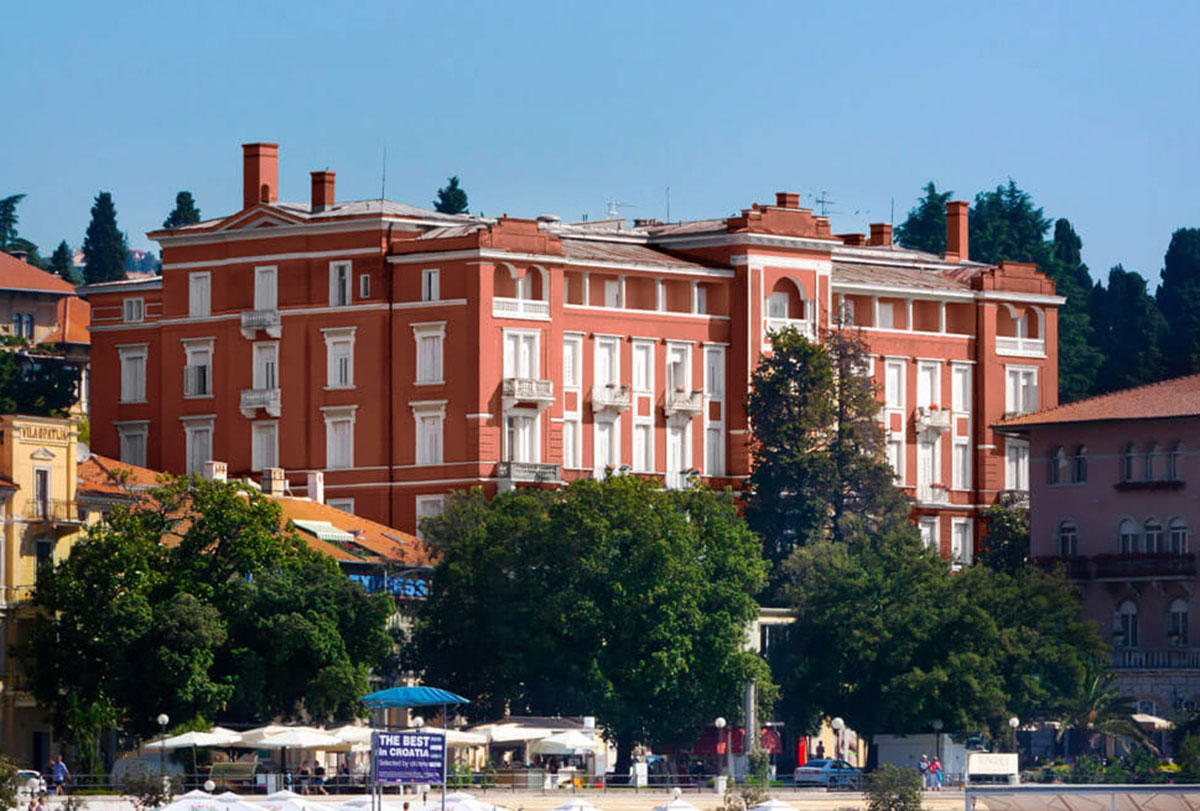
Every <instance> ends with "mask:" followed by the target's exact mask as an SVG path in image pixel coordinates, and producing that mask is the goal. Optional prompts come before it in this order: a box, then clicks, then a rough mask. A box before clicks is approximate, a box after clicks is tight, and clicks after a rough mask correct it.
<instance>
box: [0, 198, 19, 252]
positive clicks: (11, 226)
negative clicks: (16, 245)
mask: <svg viewBox="0 0 1200 811" xmlns="http://www.w3.org/2000/svg"><path fill="white" fill-rule="evenodd" d="M24 199H25V195H24V194H10V195H9V196H8V197H0V251H7V250H10V249H11V248H12V244H11V243H12V241H13V240H14V239H16V238H17V220H18V217H17V205H18V204H19V203H20V202H21V201H22V200H24Z"/></svg>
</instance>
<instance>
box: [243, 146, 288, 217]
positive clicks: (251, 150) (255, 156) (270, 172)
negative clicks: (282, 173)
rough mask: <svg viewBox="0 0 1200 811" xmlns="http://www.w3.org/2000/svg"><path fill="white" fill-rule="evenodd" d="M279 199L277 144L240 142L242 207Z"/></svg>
mask: <svg viewBox="0 0 1200 811" xmlns="http://www.w3.org/2000/svg"><path fill="white" fill-rule="evenodd" d="M278 200H279V144H261V143H260V144H242V208H250V206H252V205H254V204H255V203H274V202H276V201H278Z"/></svg>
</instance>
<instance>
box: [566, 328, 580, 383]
mask: <svg viewBox="0 0 1200 811" xmlns="http://www.w3.org/2000/svg"><path fill="white" fill-rule="evenodd" d="M582 357H583V340H582V339H581V338H580V337H579V336H578V335H568V336H567V337H565V338H563V387H564V388H568V389H575V388H579V382H580V379H581V378H582V377H583V375H582V372H581V369H580V366H581V364H582Z"/></svg>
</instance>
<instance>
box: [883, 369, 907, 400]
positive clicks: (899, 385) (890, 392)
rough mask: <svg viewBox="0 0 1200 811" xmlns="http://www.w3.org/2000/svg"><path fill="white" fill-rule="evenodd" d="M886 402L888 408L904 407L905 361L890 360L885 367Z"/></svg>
mask: <svg viewBox="0 0 1200 811" xmlns="http://www.w3.org/2000/svg"><path fill="white" fill-rule="evenodd" d="M883 390H884V391H883V393H884V404H885V405H886V406H887V407H888V408H904V361H902V360H889V361H888V362H887V366H886V367H885V368H884V377H883Z"/></svg>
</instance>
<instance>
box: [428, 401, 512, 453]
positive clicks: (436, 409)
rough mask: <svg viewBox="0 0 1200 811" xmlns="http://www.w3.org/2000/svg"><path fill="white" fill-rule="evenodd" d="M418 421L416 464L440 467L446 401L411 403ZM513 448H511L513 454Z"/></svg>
mask: <svg viewBox="0 0 1200 811" xmlns="http://www.w3.org/2000/svg"><path fill="white" fill-rule="evenodd" d="M409 405H410V406H411V407H412V410H413V419H414V420H415V421H416V429H417V436H416V451H417V452H416V463H417V464H418V465H440V464H441V463H442V425H443V423H444V422H445V419H446V401H445V400H438V401H430V402H424V403H410V404H409ZM511 451H512V446H511V445H510V446H509V452H510V453H511ZM518 461H520V460H518Z"/></svg>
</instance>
